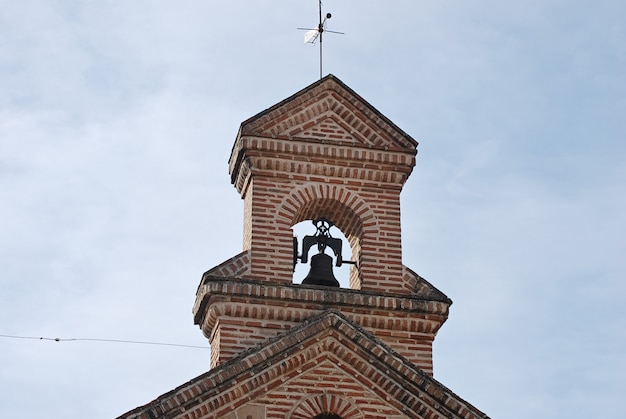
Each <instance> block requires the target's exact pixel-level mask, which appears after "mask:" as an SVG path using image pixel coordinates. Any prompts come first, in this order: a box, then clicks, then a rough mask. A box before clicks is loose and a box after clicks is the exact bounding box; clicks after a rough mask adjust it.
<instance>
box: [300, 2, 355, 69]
mask: <svg viewBox="0 0 626 419" xmlns="http://www.w3.org/2000/svg"><path fill="white" fill-rule="evenodd" d="M331 17H332V15H331V14H330V13H326V16H325V17H324V20H322V0H319V23H318V25H317V27H316V28H298V30H301V31H306V33H305V34H304V43H305V44H315V43H316V42H317V40H318V39H319V41H320V79H321V78H322V34H323V33H324V32H328V33H337V34H340V35H344V33H343V32H337V31H329V30H328V29H326V21H327V20H328V19H330V18H331Z"/></svg>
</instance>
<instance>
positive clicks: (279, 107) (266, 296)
mask: <svg viewBox="0 0 626 419" xmlns="http://www.w3.org/2000/svg"><path fill="white" fill-rule="evenodd" d="M416 153H417V142H416V141H415V140H414V139H413V138H411V137H410V136H409V135H408V134H406V133H405V132H403V131H402V130H401V129H400V128H398V127H397V126H396V125H394V124H393V123H392V122H391V121H389V120H388V119H387V118H386V117H385V116H383V115H382V114H381V113H380V112H378V111H377V110H376V109H375V108H374V107H372V106H371V105H370V104H369V103H367V102H366V101H365V100H363V99H362V98H361V97H360V96H359V95H358V94H356V93H355V92H354V91H353V90H351V89H350V88H349V87H347V86H346V85H345V84H343V83H342V82H341V81H340V80H339V79H337V78H336V77H334V76H333V75H329V76H327V77H325V78H323V79H321V80H320V81H318V82H316V83H314V84H312V85H311V86H309V87H307V88H305V89H303V90H302V91H300V92H298V93H296V94H295V95H293V96H291V97H289V98H287V99H285V100H283V101H282V102H280V103H278V104H276V105H274V106H272V107H271V108H269V109H267V110H265V111H263V112H261V113H259V114H257V115H255V116H253V117H252V118H250V119H248V120H246V121H244V122H243V123H242V124H241V127H240V129H239V133H238V135H237V138H236V140H235V144H234V146H233V149H232V153H231V156H230V161H229V169H230V176H231V181H232V183H233V185H234V186H235V188H236V189H237V191H238V192H239V193H240V194H241V197H242V199H243V201H244V237H243V252H242V253H240V254H239V255H237V256H235V257H234V258H232V259H230V260H228V261H226V262H224V263H223V264H221V265H219V266H217V267H215V268H213V269H211V270H210V271H208V272H206V273H205V274H204V276H203V279H202V282H201V284H200V287H199V289H198V294H197V300H196V305H195V307H194V315H195V321H196V323H197V324H198V325H199V326H200V327H201V328H202V330H203V332H204V334H205V336H207V338H208V339H209V341H210V342H211V349H212V366H216V365H219V364H220V363H222V362H224V361H227V360H228V359H231V358H232V357H234V356H236V355H237V354H239V353H241V352H242V351H244V350H246V349H248V348H250V347H252V346H254V345H256V344H258V343H259V342H262V341H263V340H264V339H267V338H270V337H272V336H275V335H278V334H280V333H282V332H284V331H286V330H288V329H289V328H291V327H292V326H294V325H296V324H298V323H300V322H302V321H304V320H306V319H307V318H308V317H310V316H312V315H314V314H316V313H319V312H321V311H323V310H326V309H329V308H333V309H336V310H339V311H340V312H341V313H343V314H345V315H347V316H348V318H350V319H351V320H352V321H355V322H356V323H357V324H359V325H360V326H363V327H365V328H367V329H368V330H370V331H371V332H372V333H373V334H374V335H375V336H377V337H379V338H381V339H383V340H384V341H385V342H386V343H387V344H389V345H390V346H391V347H392V348H393V349H395V350H396V351H398V352H399V353H401V354H403V355H405V356H406V357H407V358H408V359H410V360H412V361H413V362H415V363H416V364H418V365H419V366H420V367H421V368H422V369H424V370H425V371H427V372H429V373H431V374H432V354H431V348H432V341H433V339H434V337H435V334H436V332H437V330H438V329H439V327H440V326H441V325H442V324H443V322H444V321H445V320H446V318H447V315H448V307H449V305H450V304H451V301H450V300H449V299H448V298H447V297H446V296H445V295H443V294H442V293H441V292H439V291H438V290H437V289H435V288H434V287H433V286H432V285H430V284H429V283H428V282H426V281H425V280H424V279H423V278H421V277H419V276H418V275H417V274H415V273H414V272H413V271H411V270H410V269H409V268H407V267H406V266H404V265H403V264H402V246H401V230H400V192H401V190H402V186H403V185H404V183H405V182H406V180H407V179H408V177H409V175H410V174H411V171H412V169H413V166H414V164H415V155H416ZM303 220H315V222H316V223H321V222H322V221H323V222H324V223H331V224H334V225H335V226H336V227H337V228H339V229H340V230H341V231H342V232H343V233H344V234H345V236H346V238H347V240H348V242H349V245H350V247H351V250H352V255H353V257H352V260H350V261H343V260H342V259H341V257H342V255H341V253H340V252H341V243H339V246H338V247H339V252H337V250H335V247H333V246H328V244H330V243H331V242H329V240H336V239H333V238H330V237H326V238H325V237H323V236H324V234H321V235H320V233H319V228H320V227H319V226H318V225H317V224H316V226H318V233H316V235H315V236H307V237H305V238H304V240H303V242H302V243H299V242H298V241H297V240H295V239H294V236H293V231H292V226H294V225H295V224H297V223H299V222H301V221H303ZM325 228H326V229H327V228H328V227H325ZM307 238H308V242H307ZM315 244H317V245H318V248H319V247H320V246H322V247H331V248H332V250H333V251H332V252H331V255H333V253H334V255H333V256H334V259H332V257H331V256H328V255H326V254H325V253H324V252H323V249H322V251H320V253H319V254H317V255H314V256H313V257H312V258H311V262H312V263H313V265H312V273H313V275H314V276H315V274H318V273H319V272H320V270H322V271H323V272H325V273H324V274H323V275H322V276H323V277H324V278H321V279H320V278H319V277H318V278H317V279H315V278H313V279H311V278H310V276H311V274H310V275H309V276H308V277H307V280H305V281H303V283H301V284H298V283H293V270H294V264H295V263H297V262H298V261H301V262H305V261H307V260H308V259H307V255H306V253H307V252H306V250H307V249H309V248H310V247H311V246H312V245H315ZM300 249H302V250H304V252H303V254H299V250H300ZM332 262H334V263H333V264H334V265H335V266H338V265H341V264H343V263H350V264H351V270H350V288H349V289H341V288H337V285H338V284H336V283H334V282H333V280H334V277H333V278H330V277H332V267H330V264H331V263H332ZM329 269H330V275H328V270H329ZM318 276H319V275H318ZM326 277H329V280H328V281H326V280H325V279H326Z"/></svg>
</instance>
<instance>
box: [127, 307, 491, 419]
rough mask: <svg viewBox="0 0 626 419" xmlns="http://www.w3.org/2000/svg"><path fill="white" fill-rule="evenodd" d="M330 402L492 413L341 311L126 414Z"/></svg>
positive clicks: (296, 412) (294, 413) (290, 407)
mask: <svg viewBox="0 0 626 419" xmlns="http://www.w3.org/2000/svg"><path fill="white" fill-rule="evenodd" d="M325 403H326V404H325ZM328 403H331V404H330V405H332V406H333V409H336V410H335V411H337V410H340V409H341V412H342V418H343V419H360V418H365V417H371V416H370V415H368V413H367V412H368V411H369V409H375V410H374V411H379V410H382V411H384V412H386V413H385V414H388V415H389V417H393V416H399V417H407V418H424V417H427V418H430V419H436V418H465V419H472V418H486V417H487V416H485V415H484V414H483V413H481V412H480V411H478V410H477V409H476V408H474V407H473V406H471V405H470V404H469V403H467V402H465V401H464V400H462V399H461V398H459V397H458V396H456V395H455V394H454V393H452V392H451V391H450V390H448V389H447V388H446V387H445V386H443V385H442V384H440V383H439V382H437V381H436V380H434V379H433V378H432V377H430V376H428V375H426V374H425V373H424V372H422V371H421V370H419V369H418V368H416V367H415V366H414V365H412V364H411V363H410V362H408V361H407V360H406V359H404V358H402V357H401V356H400V355H398V354H397V353H395V352H394V351H392V350H391V349H390V348H389V347H387V346H386V345H384V344H383V343H381V342H380V341H379V340H378V339H376V338H375V337H374V336H372V335H371V334H369V333H367V332H366V331H365V330H363V329H361V328H359V327H358V326H356V325H355V324H353V323H352V322H350V321H349V320H348V319H347V318H346V317H344V316H343V315H341V314H339V313H338V312H335V311H327V312H324V313H322V314H321V315H318V316H315V317H313V318H311V319H309V320H307V321H305V322H304V323H303V324H302V325H300V326H297V327H294V328H292V329H291V330H289V331H288V332H287V333H285V334H284V335H282V336H279V337H277V338H274V339H272V340H270V341H269V342H265V343H264V344H262V345H259V346H258V347H257V348H254V349H252V350H249V351H247V352H244V353H243V354H242V355H241V356H239V357H238V358H236V359H233V360H232V361H229V362H226V363H224V364H222V365H220V366H219V367H218V368H216V369H214V370H211V371H209V372H208V373H206V374H204V375H202V376H200V377H198V378H196V379H194V380H192V381H190V382H189V383H187V384H185V385H183V386H181V387H179V388H177V389H175V390H173V391H171V392H169V393H167V394H165V395H163V396H161V397H159V398H158V399H156V400H155V401H154V402H152V403H150V404H149V405H146V406H143V407H140V408H137V409H135V410H134V411H131V412H129V413H127V414H126V415H123V416H122V417H123V418H154V417H159V418H183V417H185V418H187V417H189V418H191V417H193V418H224V417H227V415H230V414H232V412H236V411H238V410H239V409H243V408H244V407H246V406H249V405H254V406H256V407H258V406H264V408H263V411H264V412H265V415H266V416H265V417H266V418H287V419H300V418H303V417H305V415H308V414H310V413H311V412H313V413H315V414H316V415H317V414H320V413H330V412H324V411H323V410H321V409H324V408H325V407H324V406H327V405H329V404H328ZM316 409H317V410H316ZM259 410H260V409H259ZM331 412H332V411H331ZM370 414H371V412H370ZM311 417H312V416H311ZM254 419H260V418H254Z"/></svg>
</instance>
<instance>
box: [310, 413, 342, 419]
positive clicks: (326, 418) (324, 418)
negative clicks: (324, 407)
mask: <svg viewBox="0 0 626 419" xmlns="http://www.w3.org/2000/svg"><path fill="white" fill-rule="evenodd" d="M311 419H342V417H341V416H339V415H335V414H333V413H322V414H321V415H317V416H315V417H313V418H311Z"/></svg>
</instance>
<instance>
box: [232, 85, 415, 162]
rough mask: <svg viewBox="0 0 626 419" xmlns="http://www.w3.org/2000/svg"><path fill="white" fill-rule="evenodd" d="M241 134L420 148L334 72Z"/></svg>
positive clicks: (246, 126)
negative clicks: (334, 74)
mask: <svg viewBox="0 0 626 419" xmlns="http://www.w3.org/2000/svg"><path fill="white" fill-rule="evenodd" d="M240 135H249V136H258V137H271V138H286V139H296V140H297V139H300V140H317V141H322V142H325V143H341V144H356V145H359V144H361V145H363V146H365V147H368V148H380V149H387V150H404V151H407V150H413V151H414V150H415V149H416V148H417V142H416V141H415V140H414V139H413V138H411V137H410V136H409V135H408V134H406V133H405V132H404V131H402V130H401V129H400V128H398V127H397V126H396V125H395V124H394V123H393V122H391V121H390V120H389V119H387V118H386V117H385V116H384V115H382V114H381V113H380V112H379V111H378V110H376V108H374V107H373V106H372V105H371V104H369V103H368V102H367V101H365V100H364V99H363V98H362V97H361V96H359V95H358V94H356V93H355V92H354V91H353V90H352V89H350V88H349V87H348V86H346V85H345V84H344V83H342V82H341V81H340V80H339V79H338V78H336V77H335V76H333V75H328V76H326V77H324V78H323V79H321V80H319V81H318V82H316V83H313V84H312V85H310V86H308V87H306V88H304V89H302V90H301V91H299V92H298V93H296V94H294V95H293V96H291V97H289V98H287V99H285V100H283V101H281V102H280V103H278V104H276V105H274V106H272V107H270V108H268V109H266V110H265V111H263V112H261V113H259V114H257V115H255V116H253V117H252V118H250V119H248V120H246V121H245V122H243V123H242V124H241V129H240Z"/></svg>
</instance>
